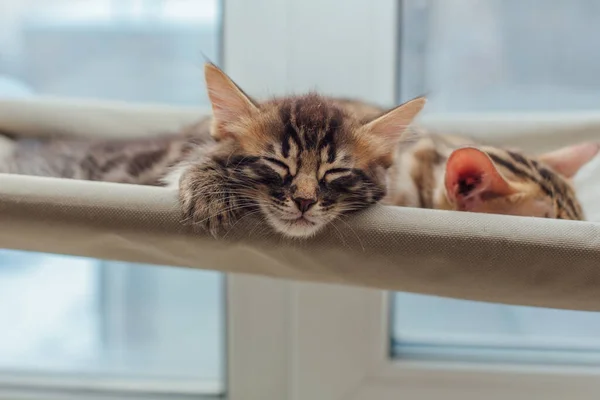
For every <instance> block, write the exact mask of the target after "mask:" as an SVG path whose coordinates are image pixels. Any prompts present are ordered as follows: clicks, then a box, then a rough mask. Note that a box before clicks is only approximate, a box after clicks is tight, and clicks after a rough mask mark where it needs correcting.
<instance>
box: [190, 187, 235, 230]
mask: <svg viewBox="0 0 600 400" xmlns="http://www.w3.org/2000/svg"><path fill="white" fill-rule="evenodd" d="M179 197H180V202H181V206H182V211H183V215H184V219H185V222H186V223H188V224H190V225H191V226H193V227H194V229H198V230H201V231H205V232H208V233H210V234H211V235H212V236H213V237H215V238H217V237H219V235H220V233H222V232H224V231H226V230H227V229H228V228H230V227H231V226H233V224H234V223H235V221H236V220H237V219H238V215H237V213H236V212H235V210H234V209H233V208H234V207H232V206H231V205H230V204H229V201H228V200H227V199H226V198H225V197H224V196H215V195H208V194H203V193H201V192H198V191H192V190H186V189H184V188H182V189H180V193H179Z"/></svg>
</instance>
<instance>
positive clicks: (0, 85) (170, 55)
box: [0, 0, 225, 396]
mask: <svg viewBox="0 0 600 400" xmlns="http://www.w3.org/2000/svg"><path fill="white" fill-rule="evenodd" d="M220 25H221V15H220V2H219V1H217V0H158V1H156V0H119V1H113V0H84V1H78V0H51V1H48V0H5V1H3V3H2V13H1V14H0V97H3V98H7V97H28V96H36V95H52V96H61V97H85V98H96V99H106V100H122V101H131V102H136V103H140V102H157V103H168V104H173V105H195V106H198V105H200V106H208V101H207V98H206V94H205V90H204V80H203V72H202V65H203V63H204V55H205V56H206V57H208V58H210V59H212V60H215V61H218V55H219V45H220ZM224 296H225V292H224V283H223V276H222V275H221V274H217V273H214V272H206V271H198V270H191V269H179V268H172V267H160V266H149V265H138V264H131V263H124V262H114V261H105V260H94V259H86V258H78V257H68V256H60V255H50V254H40V253H28V252H22V251H12V250H1V251H0V325H1V326H2V327H3V329H1V331H0V390H1V389H2V388H4V387H5V386H8V387H14V386H17V387H20V386H22V387H27V388H40V390H44V393H45V390H46V389H51V390H65V389H68V390H80V389H81V390H83V389H86V390H107V391H109V392H116V393H119V392H139V393H165V394H166V393H168V394H169V395H170V396H172V395H177V394H194V395H199V394H210V395H222V394H223V393H224V390H225V321H224V316H225V314H224V311H225V309H224V307H225V304H224ZM3 385H5V386H3Z"/></svg>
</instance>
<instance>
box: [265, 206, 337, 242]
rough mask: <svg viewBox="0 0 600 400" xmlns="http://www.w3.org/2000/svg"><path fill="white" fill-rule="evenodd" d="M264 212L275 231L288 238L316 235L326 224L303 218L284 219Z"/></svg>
mask: <svg viewBox="0 0 600 400" xmlns="http://www.w3.org/2000/svg"><path fill="white" fill-rule="evenodd" d="M264 214H265V216H266V217H267V221H268V222H269V225H271V227H272V228H273V229H274V230H275V231H277V232H279V233H281V234H282V235H284V236H286V237H289V238H295V239H304V238H309V237H311V236H314V235H316V234H317V233H318V232H319V231H321V229H323V227H324V226H325V225H326V224H325V223H319V222H313V221H307V220H305V219H297V220H290V221H286V220H283V219H281V218H278V217H276V216H275V215H273V214H271V213H270V212H265V213H264Z"/></svg>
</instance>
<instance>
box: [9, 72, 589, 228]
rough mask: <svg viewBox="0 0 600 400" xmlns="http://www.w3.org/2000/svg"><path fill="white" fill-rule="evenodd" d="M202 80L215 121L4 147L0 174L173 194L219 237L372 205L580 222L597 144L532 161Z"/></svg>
mask: <svg viewBox="0 0 600 400" xmlns="http://www.w3.org/2000/svg"><path fill="white" fill-rule="evenodd" d="M205 77H206V82H207V88H208V93H209V99H210V101H211V104H212V109H213V117H212V118H206V119H203V120H201V121H199V122H198V123H197V124H195V125H193V126H190V127H188V128H185V129H183V130H182V131H181V132H179V133H176V134H172V135H166V136H163V137H156V138H147V139H137V140H127V141H85V140H73V139H69V140H66V139H49V140H24V139H20V140H19V139H18V140H16V141H9V140H7V139H5V140H3V141H2V142H0V172H8V173H19V174H30V175H40V176H53V177H63V178H74V179H86V180H98V181H111V182H121V183H134V184H145V185H169V186H174V187H178V188H179V197H180V203H181V206H182V211H183V214H184V217H185V219H186V221H189V222H191V223H192V224H193V225H194V226H199V227H201V228H203V229H205V230H207V231H208V232H210V233H211V234H213V235H215V236H217V235H218V234H219V233H222V232H224V231H227V230H228V229H229V228H230V227H231V226H232V225H233V224H234V223H235V222H236V221H238V220H239V219H240V218H242V217H243V216H245V215H250V214H253V213H260V214H261V215H262V216H263V217H264V218H265V220H266V221H267V222H268V224H269V225H270V226H271V227H272V228H273V229H274V230H275V231H277V232H280V233H281V234H283V235H285V236H288V237H308V236H311V235H314V234H315V233H317V232H318V231H320V230H321V229H322V228H323V227H324V226H326V225H327V224H328V223H329V222H332V221H334V220H335V219H336V218H339V217H340V216H341V215H344V214H348V213H351V212H354V211H357V210H361V209H364V208H366V207H368V206H369V205H371V204H374V203H376V202H383V203H385V204H391V205H401V206H412V207H423V208H438V209H447V210H461V211H475V212H488V213H500V214H513V215H527V216H537V217H548V218H565V219H583V213H582V211H581V206H580V204H579V202H578V200H577V198H576V196H575V193H574V191H573V189H572V187H571V185H570V182H569V180H570V178H571V177H572V176H573V175H574V174H575V173H576V172H577V170H579V168H580V167H582V166H583V165H584V164H586V163H587V162H588V161H589V160H590V159H591V158H593V156H594V155H595V154H596V153H597V152H598V146H597V144H592V143H589V144H582V145H578V146H573V147H568V148H565V149H561V150H558V151H556V152H553V153H549V154H546V155H542V156H539V157H528V156H525V155H524V154H522V153H520V152H514V151H507V150H501V149H498V148H492V147H485V146H480V145H477V144H475V143H472V142H468V141H465V140H463V139H457V138H452V137H445V136H429V135H426V134H422V133H419V132H417V130H416V129H415V128H413V127H410V129H407V127H408V126H409V125H410V124H411V122H412V121H413V119H414V118H415V116H416V115H417V114H418V113H419V111H420V110H421V109H422V107H423V105H424V103H425V100H424V99H423V98H417V99H414V100H412V101H409V102H407V103H405V104H402V105H400V106H398V107H396V108H393V109H391V110H389V111H385V110H383V109H380V108H378V107H375V106H371V105H369V104H366V103H364V102H360V101H354V100H344V99H333V98H327V97H323V96H320V95H318V94H308V95H304V96H289V97H283V98H279V99H273V100H269V101H265V102H257V101H256V100H254V99H252V98H250V97H249V96H248V95H246V94H245V93H244V92H243V91H242V90H241V89H240V88H239V87H238V86H237V85H236V84H235V83H234V82H233V81H232V80H231V79H230V78H229V77H228V76H227V75H225V74H224V73H223V72H222V71H221V70H220V69H218V68H217V67H216V66H214V65H212V64H208V65H207V66H206V67H205ZM406 131H407V132H409V133H410V134H408V135H405V133H407V132H406ZM407 136H408V137H409V138H408V139H403V138H406V137H407ZM465 145H466V146H467V147H464V146H465Z"/></svg>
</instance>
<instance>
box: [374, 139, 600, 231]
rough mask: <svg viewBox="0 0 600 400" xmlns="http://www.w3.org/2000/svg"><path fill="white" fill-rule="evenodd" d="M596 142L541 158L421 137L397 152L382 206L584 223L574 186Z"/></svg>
mask: <svg viewBox="0 0 600 400" xmlns="http://www.w3.org/2000/svg"><path fill="white" fill-rule="evenodd" d="M599 148H600V147H599V145H598V144H597V143H583V144H578V145H574V146H569V147H565V148H563V149H559V150H556V151H553V152H550V153H546V154H542V155H539V156H528V155H525V154H524V153H522V152H520V151H518V150H508V149H501V148H497V147H491V146H485V145H480V144H477V143H475V142H473V141H471V140H469V139H466V138H460V137H454V136H440V135H430V134H426V133H421V134H420V135H418V136H417V138H416V139H415V140H413V141H412V142H411V143H410V144H409V143H406V144H405V145H404V146H402V147H400V148H399V149H398V158H397V159H396V162H395V163H394V165H393V166H392V168H391V169H390V172H389V173H390V177H391V179H390V182H389V186H388V194H387V196H386V197H385V198H384V199H383V202H384V203H387V204H394V205H402V206H411V207H420V208H435V209H444V210H459V211H472V212H483V213H494V214H507V215H520V216H534V217H544V218H557V219H571V220H582V219H584V213H583V210H582V207H581V205H580V203H579V201H578V200H577V196H576V194H575V190H574V189H573V186H572V182H571V180H572V178H573V177H574V176H575V174H576V173H577V171H579V169H580V168H581V167H583V166H584V165H585V164H587V163H588V162H589V161H590V160H591V159H593V158H594V156H595V155H596V154H597V153H598V150H599Z"/></svg>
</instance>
